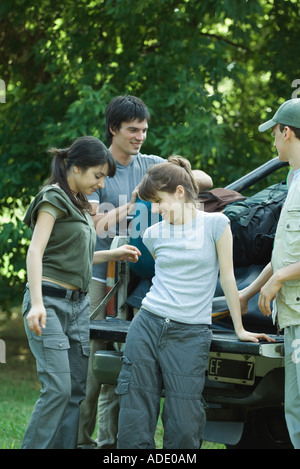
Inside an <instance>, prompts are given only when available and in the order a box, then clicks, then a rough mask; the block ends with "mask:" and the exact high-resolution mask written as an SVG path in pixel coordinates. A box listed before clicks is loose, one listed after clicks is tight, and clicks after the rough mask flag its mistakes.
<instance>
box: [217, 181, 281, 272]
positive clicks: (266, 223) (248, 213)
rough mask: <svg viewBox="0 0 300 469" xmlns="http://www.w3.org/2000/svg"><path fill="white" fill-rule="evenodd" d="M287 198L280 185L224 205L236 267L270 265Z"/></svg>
mask: <svg viewBox="0 0 300 469" xmlns="http://www.w3.org/2000/svg"><path fill="white" fill-rule="evenodd" d="M286 196H287V186H286V183H285V182H283V183H280V184H274V185H272V186H270V187H268V188H266V189H264V190H262V191H260V192H258V193H257V194H255V195H254V196H252V197H248V198H247V199H245V200H243V201H239V202H235V203H232V204H230V205H227V207H226V208H225V210H224V211H223V213H224V214H225V215H226V216H227V217H228V218H229V219H230V224H231V231H232V236H233V263H234V266H235V267H241V266H247V265H251V264H257V265H260V264H261V265H262V264H267V263H268V262H270V260H271V255H272V250H273V244H274V238H275V233H276V228H277V224H278V220H279V216H280V213H281V209H282V206H283V203H284V201H285V199H286Z"/></svg>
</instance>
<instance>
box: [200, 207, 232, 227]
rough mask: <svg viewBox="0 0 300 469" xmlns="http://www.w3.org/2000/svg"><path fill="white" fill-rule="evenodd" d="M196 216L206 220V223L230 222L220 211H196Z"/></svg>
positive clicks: (223, 223) (224, 223)
mask: <svg viewBox="0 0 300 469" xmlns="http://www.w3.org/2000/svg"><path fill="white" fill-rule="evenodd" d="M198 217H199V218H201V217H202V219H203V218H204V220H206V221H207V222H208V223H211V224H212V225H213V224H222V225H226V224H227V223H229V222H230V220H229V218H228V217H227V216H226V215H224V213H222V212H204V210H199V211H198Z"/></svg>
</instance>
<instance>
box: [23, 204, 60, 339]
mask: <svg viewBox="0 0 300 469" xmlns="http://www.w3.org/2000/svg"><path fill="white" fill-rule="evenodd" d="M54 223H55V218H54V217H53V216H52V215H50V213H48V212H42V211H41V212H39V213H38V216H37V221H36V224H35V228H34V231H33V235H32V240H31V243H30V246H29V249H28V252H27V257H26V267H27V277H28V283H29V290H30V297H31V309H30V311H29V313H28V315H27V318H26V319H27V323H28V326H29V328H30V329H31V330H32V331H33V332H35V333H36V334H37V335H39V336H40V335H41V334H42V328H44V327H46V310H45V307H44V303H43V297H42V259H43V255H44V251H45V248H46V246H47V243H48V241H49V238H50V235H51V232H52V229H53V226H54Z"/></svg>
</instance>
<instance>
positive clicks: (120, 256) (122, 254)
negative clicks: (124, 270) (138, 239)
mask: <svg viewBox="0 0 300 469" xmlns="http://www.w3.org/2000/svg"><path fill="white" fill-rule="evenodd" d="M111 252H112V254H113V258H114V260H115V261H130V262H137V261H138V260H139V256H141V252H140V250H139V249H138V248H136V247H135V246H130V245H129V244H125V245H124V246H121V247H119V248H116V249H112V251H111Z"/></svg>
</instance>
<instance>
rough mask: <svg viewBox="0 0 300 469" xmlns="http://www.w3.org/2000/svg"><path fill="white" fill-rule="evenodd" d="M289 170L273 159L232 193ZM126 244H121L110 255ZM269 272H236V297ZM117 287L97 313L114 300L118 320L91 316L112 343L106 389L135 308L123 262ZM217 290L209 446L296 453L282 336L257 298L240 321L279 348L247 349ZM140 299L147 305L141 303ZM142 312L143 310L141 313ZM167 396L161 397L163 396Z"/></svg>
mask: <svg viewBox="0 0 300 469" xmlns="http://www.w3.org/2000/svg"><path fill="white" fill-rule="evenodd" d="M283 166H286V164H284V163H281V162H280V161H279V160H278V158H274V159H272V160H270V161H268V162H267V163H265V164H264V165H262V166H260V167H259V168H257V169H255V170H254V171H252V172H251V173H249V174H247V175H245V176H243V177H242V178H240V179H239V180H237V181H235V182H233V183H231V184H230V185H228V186H227V189H232V190H235V191H238V192H240V193H243V192H244V191H245V190H246V189H248V188H250V187H251V188H253V186H254V185H255V184H258V183H260V185H261V182H264V181H266V180H267V177H268V176H270V175H271V174H272V173H274V172H275V171H277V170H281V168H282V167H283ZM125 242H128V239H126V238H122V237H121V238H120V237H116V238H115V239H114V240H113V243H112V247H116V246H118V245H120V243H121V244H122V243H125ZM263 267H264V265H250V266H249V265H248V266H242V267H237V268H235V275H236V281H237V285H238V288H239V289H242V288H244V287H245V286H247V285H249V284H250V283H251V282H252V281H253V279H254V278H255V277H256V276H257V275H258V274H259V273H260V272H261V270H262V269H263ZM116 277H117V279H116V283H115V285H114V287H113V288H112V290H111V291H110V293H109V294H108V295H107V297H106V298H105V299H104V300H103V301H102V303H101V304H100V305H99V307H98V308H97V310H95V311H94V313H96V312H97V311H98V309H99V308H105V307H106V304H107V302H108V301H109V300H110V299H111V297H113V296H114V297H115V299H116V301H115V308H116V309H115V315H114V316H113V317H107V318H106V319H104V320H94V319H93V317H94V316H95V314H92V315H91V321H90V335H91V338H99V339H102V340H105V341H106V342H107V349H106V350H99V351H97V352H96V353H95V355H94V358H93V370H94V375H95V377H96V379H97V380H98V381H99V382H100V383H103V384H105V383H106V384H116V382H117V378H118V375H119V372H120V369H121V361H120V358H121V356H122V347H123V345H124V343H125V340H126V335H127V332H128V330H129V327H130V323H131V321H130V313H128V311H129V310H130V308H131V306H129V305H128V301H127V290H128V284H129V278H130V268H129V267H128V264H127V263H126V262H121V263H119V264H118V266H117V275H116ZM222 295H223V293H222V291H221V290H220V286H219V285H218V286H217V289H216V294H215V298H214V301H213V323H212V326H211V328H212V331H213V340H212V344H211V349H210V356H209V362H208V367H207V374H206V383H205V387H204V391H203V405H204V408H205V411H206V419H207V421H206V426H205V431H204V440H205V441H210V442H215V443H221V444H224V445H225V446H226V447H227V448H230V449H250V448H253V449H270V448H274V449H289V448H292V445H291V442H290V439H289V435H288V431H287V428H286V423H285V418H284V409H283V401H284V344H283V336H282V335H281V334H279V333H278V332H277V331H276V329H275V328H274V326H273V324H272V322H271V319H270V318H265V317H263V316H262V314H261V313H260V311H259V309H258V307H257V297H255V298H253V299H252V300H251V301H250V303H249V312H248V313H247V314H246V315H245V316H244V317H243V322H244V325H245V328H247V329H248V330H251V331H254V332H266V333H268V334H269V335H271V336H272V337H274V338H275V339H276V342H275V343H267V342H259V343H250V342H249V343H248V342H241V341H239V340H238V338H237V336H236V335H235V333H234V330H233V326H232V322H231V319H230V317H229V315H228V308H227V304H226V301H225V298H224V296H222ZM141 299H142V298H141ZM137 306H138V305H137ZM162 395H163V393H162Z"/></svg>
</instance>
